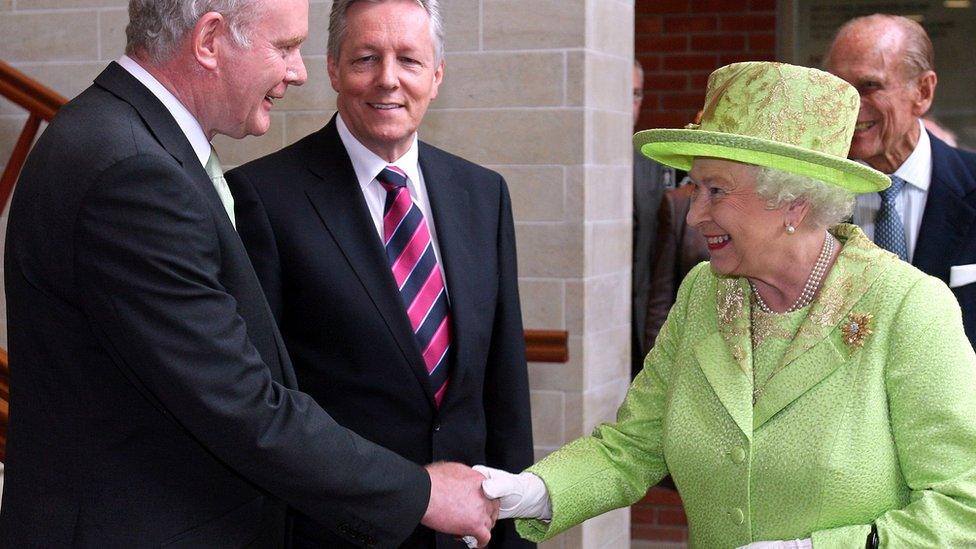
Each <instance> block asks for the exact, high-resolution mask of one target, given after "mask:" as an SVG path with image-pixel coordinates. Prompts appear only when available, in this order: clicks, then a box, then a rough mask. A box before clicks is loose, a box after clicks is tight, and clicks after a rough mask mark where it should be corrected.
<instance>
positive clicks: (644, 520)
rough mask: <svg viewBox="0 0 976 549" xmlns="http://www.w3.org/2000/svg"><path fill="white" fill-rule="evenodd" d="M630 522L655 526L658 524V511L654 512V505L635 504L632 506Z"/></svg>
mask: <svg viewBox="0 0 976 549" xmlns="http://www.w3.org/2000/svg"><path fill="white" fill-rule="evenodd" d="M630 523H631V524H646V525H648V526H654V525H655V524H657V513H655V512H654V508H653V507H646V506H644V505H635V506H633V507H631V508H630Z"/></svg>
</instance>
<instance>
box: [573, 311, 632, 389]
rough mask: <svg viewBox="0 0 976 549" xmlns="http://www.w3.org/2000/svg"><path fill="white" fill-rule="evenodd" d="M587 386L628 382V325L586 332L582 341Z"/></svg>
mask: <svg viewBox="0 0 976 549" xmlns="http://www.w3.org/2000/svg"><path fill="white" fill-rule="evenodd" d="M584 348H585V351H584V352H585V355H584V356H585V357H586V374H585V376H584V377H585V380H586V381H585V383H586V385H585V386H586V387H587V388H591V387H601V386H603V385H605V384H607V383H613V382H616V381H621V380H623V381H624V382H626V383H628V384H629V383H630V326H629V325H627V326H623V327H618V328H611V329H609V330H605V331H602V332H597V333H593V334H588V335H587V336H586V339H585V341H584Z"/></svg>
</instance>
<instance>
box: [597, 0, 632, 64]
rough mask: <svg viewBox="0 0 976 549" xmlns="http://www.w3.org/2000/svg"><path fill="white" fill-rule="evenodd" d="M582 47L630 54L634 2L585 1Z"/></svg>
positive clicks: (626, 56)
mask: <svg viewBox="0 0 976 549" xmlns="http://www.w3.org/2000/svg"><path fill="white" fill-rule="evenodd" d="M586 22H587V25H586V49H588V50H595V51H599V52H603V53H608V54H611V55H616V56H618V57H623V58H626V60H627V62H628V63H630V58H631V57H633V53H634V3H633V2H621V1H619V0H600V1H597V2H587V17H586Z"/></svg>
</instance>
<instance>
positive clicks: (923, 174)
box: [825, 14, 976, 343]
mask: <svg viewBox="0 0 976 549" xmlns="http://www.w3.org/2000/svg"><path fill="white" fill-rule="evenodd" d="M825 66H826V67H827V70H829V71H830V72H832V73H834V74H836V75H837V76H839V77H841V78H843V79H844V80H846V81H848V82H849V83H850V84H851V85H853V86H854V87H855V88H857V90H858V91H859V92H860V94H861V110H860V113H859V115H858V123H857V127H856V128H855V130H854V137H853V141H852V143H851V152H850V157H851V158H853V159H857V160H862V161H864V162H865V163H867V164H868V165H870V166H871V167H873V168H875V169H877V170H880V171H882V172H884V173H887V174H890V175H891V177H892V186H891V188H890V190H887V191H882V192H881V193H878V194H873V195H858V198H857V204H856V206H855V210H854V223H856V224H858V225H860V226H861V227H862V228H863V229H864V232H865V234H867V235H868V236H869V237H871V238H873V239H874V240H875V242H877V243H878V245H880V246H882V247H884V248H887V249H888V250H891V251H892V252H894V253H896V254H898V255H899V256H901V257H902V259H904V260H906V261H910V262H911V263H912V264H913V265H915V266H916V267H918V268H919V269H921V270H922V271H924V272H926V273H928V274H930V275H932V276H935V277H938V278H940V279H942V280H943V281H944V282H945V283H946V284H948V285H949V287H950V288H952V291H953V293H955V295H956V298H957V299H958V300H959V305H960V307H961V308H962V314H963V324H964V326H965V329H966V335H967V336H968V337H969V340H970V341H971V342H974V343H976V284H974V282H976V155H973V154H971V153H968V152H964V151H960V150H957V149H954V148H952V147H950V146H948V145H946V144H945V143H943V142H942V141H940V140H939V139H938V138H936V137H935V136H933V135H931V134H930V133H929V132H927V131H926V130H925V128H924V126H923V123H922V120H921V118H922V117H923V116H924V115H925V113H926V112H927V111H928V110H929V107H931V106H932V100H933V98H934V97H935V86H936V83H937V80H938V79H937V77H936V74H935V71H934V66H935V60H934V53H933V49H932V42H931V41H930V40H929V37H928V35H927V34H926V33H925V29H923V28H922V26H921V25H919V24H918V23H916V22H915V21H912V20H911V19H907V18H905V17H899V16H893V15H882V14H876V15H870V16H866V17H859V18H856V19H852V20H851V21H848V22H847V23H845V24H844V26H843V27H841V28H840V30H839V31H838V32H837V36H836V37H835V38H834V41H833V43H832V44H831V47H830V49H829V51H828V52H827V55H826V57H825Z"/></svg>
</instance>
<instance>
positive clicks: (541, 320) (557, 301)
mask: <svg viewBox="0 0 976 549" xmlns="http://www.w3.org/2000/svg"><path fill="white" fill-rule="evenodd" d="M563 285H564V283H563V281H562V280H558V279H528V280H527V279H524V278H523V279H521V280H519V297H520V298H521V301H522V325H523V326H525V329H526V330H562V329H563V327H564V326H565V324H566V321H565V312H564V311H565V309H566V308H565V305H564V303H565V296H564V294H565V290H564V288H563Z"/></svg>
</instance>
